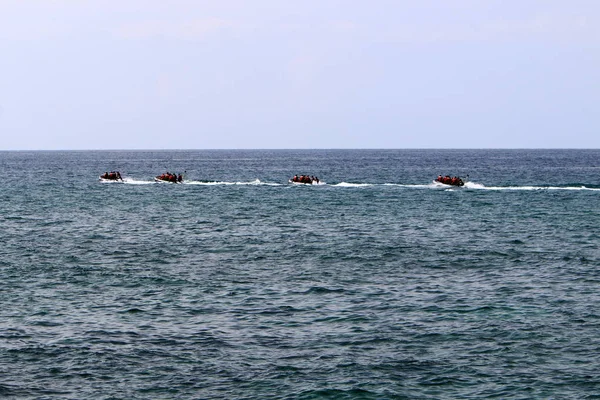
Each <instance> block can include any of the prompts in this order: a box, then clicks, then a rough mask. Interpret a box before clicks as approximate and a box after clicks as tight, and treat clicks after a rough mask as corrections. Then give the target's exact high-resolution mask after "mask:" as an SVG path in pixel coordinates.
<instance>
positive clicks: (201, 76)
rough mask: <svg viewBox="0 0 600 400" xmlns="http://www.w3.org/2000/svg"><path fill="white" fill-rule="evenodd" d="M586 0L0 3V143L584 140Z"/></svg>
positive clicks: (445, 144) (597, 45) (593, 111)
mask: <svg viewBox="0 0 600 400" xmlns="http://www.w3.org/2000/svg"><path fill="white" fill-rule="evenodd" d="M599 109H600V1H597V0H588V1H585V0H571V1H564V0H418V1H417V0H413V1H403V0H390V1H388V0H369V1H364V0H362V1H358V0H357V1H352V0H345V1H342V0H339V1H338V0H303V1H287V0H169V1H164V0H122V1H106V0H0V150H86V149H316V148H398V149H404V148H596V149H597V148H600V129H599V128H600V112H599Z"/></svg>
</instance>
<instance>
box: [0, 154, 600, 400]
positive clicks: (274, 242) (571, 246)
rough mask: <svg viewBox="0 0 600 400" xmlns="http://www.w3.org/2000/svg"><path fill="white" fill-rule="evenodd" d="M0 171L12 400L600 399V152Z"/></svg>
mask: <svg viewBox="0 0 600 400" xmlns="http://www.w3.org/2000/svg"><path fill="white" fill-rule="evenodd" d="M111 170H119V171H121V174H122V175H123V176H124V178H125V183H102V182H99V181H98V176H99V175H100V174H102V173H104V172H105V171H111ZM165 171H171V172H183V171H186V173H185V177H186V183H185V184H182V185H175V184H161V183H153V182H152V179H153V177H154V176H155V175H158V174H160V173H162V172H165ZM0 173H1V174H2V176H3V177H4V179H3V180H2V181H0V209H1V210H2V213H1V215H0V224H1V229H0V244H1V247H0V281H1V282H2V286H1V288H0V305H1V307H0V397H3V398H14V399H26V398H31V399H55V398H60V399H83V398H86V399H174V398H193V399H263V398H264V399H266V398H268V399H533V398H535V399H549V398H552V399H598V398H600V356H599V354H600V311H599V310H600V249H599V247H600V246H599V245H600V228H599V227H600V151H599V150H587V151H585V150H535V151H533V150H493V151H492V150H445V151H441V150H354V151H348V150H337V151H335V150H311V151H283V150H281V151H164V152H160V151H147V152H144V151H136V152H129V151H122V152H94V151H90V152H0ZM294 174H311V175H317V176H319V178H320V179H321V180H322V181H323V182H325V184H322V185H318V186H316V185H313V186H306V185H293V184H288V183H287V180H288V179H289V178H290V177H291V176H293V175H294ZM439 174H444V175H445V174H450V175H460V176H461V177H464V178H465V179H466V176H467V175H468V176H469V177H468V183H467V185H466V186H465V187H463V188H449V187H444V186H441V185H436V184H434V183H433V182H432V181H433V179H434V178H435V177H436V176H437V175H439Z"/></svg>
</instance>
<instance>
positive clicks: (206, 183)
mask: <svg viewBox="0 0 600 400" xmlns="http://www.w3.org/2000/svg"><path fill="white" fill-rule="evenodd" d="M183 184H184V185H202V186H232V185H243V186H282V184H281V183H273V182H261V180H260V179H255V180H253V181H249V182H225V181H184V182H183Z"/></svg>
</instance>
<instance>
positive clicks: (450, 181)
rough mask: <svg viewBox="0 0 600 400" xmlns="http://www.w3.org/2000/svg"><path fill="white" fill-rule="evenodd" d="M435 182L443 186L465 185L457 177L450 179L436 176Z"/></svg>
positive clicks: (447, 176)
mask: <svg viewBox="0 0 600 400" xmlns="http://www.w3.org/2000/svg"><path fill="white" fill-rule="evenodd" d="M435 181H436V182H440V183H443V184H444V185H452V186H463V185H464V184H465V183H464V182H463V180H462V179H460V178H459V177H458V176H453V177H450V176H449V175H446V176H442V175H438V177H437V178H436V179H435Z"/></svg>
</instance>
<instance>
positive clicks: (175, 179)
mask: <svg viewBox="0 0 600 400" xmlns="http://www.w3.org/2000/svg"><path fill="white" fill-rule="evenodd" d="M154 181H155V182H159V183H183V177H182V176H181V174H179V176H177V175H175V174H171V173H169V172H165V173H164V174H162V175H159V176H156V177H154Z"/></svg>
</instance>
